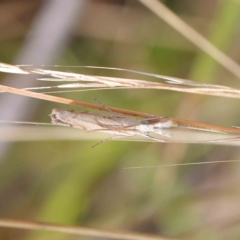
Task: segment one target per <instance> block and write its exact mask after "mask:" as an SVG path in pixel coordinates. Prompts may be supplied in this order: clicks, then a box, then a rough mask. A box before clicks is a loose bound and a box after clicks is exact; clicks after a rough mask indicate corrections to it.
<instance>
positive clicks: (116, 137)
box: [91, 135, 126, 148]
mask: <svg viewBox="0 0 240 240" xmlns="http://www.w3.org/2000/svg"><path fill="white" fill-rule="evenodd" d="M124 137H126V136H114V135H113V136H111V137H108V138H105V139H103V140H101V141H100V142H97V143H96V144H94V145H93V146H92V147H91V148H94V147H96V146H98V145H100V144H101V143H104V142H107V141H110V140H113V139H118V138H124Z"/></svg>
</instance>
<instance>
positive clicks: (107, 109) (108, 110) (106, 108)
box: [94, 98, 114, 113]
mask: <svg viewBox="0 0 240 240" xmlns="http://www.w3.org/2000/svg"><path fill="white" fill-rule="evenodd" d="M94 100H95V101H96V102H97V103H98V104H99V105H100V106H102V107H103V108H104V109H105V110H106V111H107V112H110V113H114V112H113V111H112V110H110V109H109V108H108V107H106V106H105V105H103V104H102V103H101V102H100V101H99V100H98V99H97V98H94Z"/></svg>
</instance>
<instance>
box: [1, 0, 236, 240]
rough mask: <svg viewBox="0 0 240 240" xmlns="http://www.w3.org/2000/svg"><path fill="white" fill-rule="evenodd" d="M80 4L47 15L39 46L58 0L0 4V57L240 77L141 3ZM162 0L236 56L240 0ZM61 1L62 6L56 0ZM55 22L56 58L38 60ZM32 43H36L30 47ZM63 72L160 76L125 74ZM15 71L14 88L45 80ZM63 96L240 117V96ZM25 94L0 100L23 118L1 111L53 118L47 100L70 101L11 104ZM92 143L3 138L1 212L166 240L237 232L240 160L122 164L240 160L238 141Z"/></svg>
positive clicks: (210, 118)
mask: <svg viewBox="0 0 240 240" xmlns="http://www.w3.org/2000/svg"><path fill="white" fill-rule="evenodd" d="M63 2H64V1H62V3H63ZM65 2H66V4H68V3H69V4H70V2H71V1H65ZM67 2H68V3H67ZM78 2H82V3H83V4H82V5H81V4H80V5H78V8H79V9H77V11H75V13H74V14H75V15H76V16H75V17H74V18H73V20H72V22H71V23H69V24H68V25H67V24H66V26H65V25H64V23H62V22H61V21H62V18H64V13H63V12H61V11H59V12H57V13H56V12H55V13H54V14H55V15H54V14H50V17H52V21H51V18H50V19H49V21H48V23H47V25H46V26H48V27H49V26H50V29H51V31H49V32H46V35H39V36H38V39H39V42H40V43H39V42H37V43H36V42H34V34H36V35H37V33H36V31H35V30H36V28H39V25H38V23H39V22H40V21H42V18H43V16H44V13H46V12H47V11H50V10H49V9H54V1H40V0H35V1H31V0H24V1H17V0H10V1H0V59H1V62H5V63H10V64H11V63H21V64H36V65H40V64H41V63H42V64H60V65H70V66H76V65H81V66H84V65H91V66H108V67H118V68H128V69H134V70H139V71H146V72H151V73H158V74H161V75H169V76H174V77H180V78H186V79H191V80H195V81H201V82H205V83H215V84H222V85H227V86H234V87H239V86H240V84H239V79H237V78H236V77H235V76H234V75H233V74H231V73H230V72H228V71H227V70H225V69H224V68H223V67H222V66H220V65H219V64H218V63H216V62H215V61H214V60H212V59H211V57H209V56H208V55H207V54H206V53H202V52H201V51H200V50H199V49H198V48H197V47H196V46H194V45H193V44H192V43H190V42H189V41H188V40H187V39H185V38H184V37H182V36H181V35H180V34H179V33H177V32H176V31H175V30H174V29H172V28H171V27H170V26H169V25H168V24H167V23H165V22H163V21H162V20H161V19H159V18H157V17H156V16H155V15H154V14H153V13H151V12H150V11H149V10H147V9H146V8H145V7H144V6H143V5H142V4H141V3H139V2H138V1H137V0H95V1H94V0H92V1H91V0H86V1H83V0H78ZM164 3H165V4H166V6H168V7H169V8H170V9H171V10H172V11H174V12H175V13H176V14H177V15H178V16H180V17H181V18H182V19H183V20H184V21H186V22H187V23H188V24H189V25H191V26H192V27H193V28H195V29H196V30H197V31H198V32H199V33H201V34H202V35H203V36H205V37H206V38H208V39H209V41H210V42H212V43H213V44H214V45H215V46H217V47H218V48H219V49H221V50H222V51H223V52H225V53H226V54H227V55H229V56H230V57H231V58H233V59H234V60H235V61H236V62H238V63H240V54H239V53H240V47H239V46H240V45H239V42H240V31H239V30H240V27H239V26H240V25H239V22H240V2H239V1H238V0H235V1H234V0H222V1H220V0H210V1H209V0H196V1H191V0H182V1H177V0H166V1H164ZM51 4H52V6H50V5H51ZM55 4H58V3H56V1H55ZM75 8H76V7H75ZM80 8H81V9H80ZM66 9H67V7H66ZM75 10H76V9H75ZM66 12H67V10H66ZM62 14H63V15H62ZM45 24H46V23H45ZM59 24H62V27H63V28H65V30H66V31H65V32H64V33H62V34H63V36H61V37H62V39H64V40H62V41H60V42H58V40H59V38H60V37H58V38H57V39H56V42H57V43H56V44H58V47H59V48H58V49H57V50H55V52H54V54H55V55H54V56H47V57H49V59H47V60H46V58H45V59H44V60H42V59H43V58H41V53H43V54H44V52H46V51H49V50H48V49H47V48H46V49H45V48H44V46H45V45H44V44H46V45H47V43H49V42H50V41H51V40H52V39H53V38H54V37H56V36H57V34H56V33H55V32H54V31H55V29H57V28H58V27H57V26H58V25H59ZM43 26H44V24H43ZM29 39H30V40H29ZM33 42H34V43H35V45H34V50H32V49H31V46H32V45H31V44H32V43H33ZM38 44H40V45H38ZM54 44H55V43H54ZM54 44H53V45H54ZM30 45H31V46H30ZM38 46H39V47H38ZM59 49H60V50H59ZM35 50H36V52H34V51H35ZM26 52H28V54H25V53H26ZM50 53H51V51H49V54H50ZM24 54H25V55H24ZM26 55H27V57H26ZM60 70H68V71H76V72H82V73H89V74H92V75H105V76H117V77H128V78H137V79H146V80H147V79H149V80H154V79H151V78H148V77H143V76H137V75H134V74H130V73H126V72H116V71H106V70H94V69H88V70H86V69H79V68H76V69H75V68H74V69H72V68H60ZM14 77H15V79H14V80H13V81H11V83H10V84H9V85H12V86H18V87H19V86H20V85H18V84H22V86H26V85H27V86H29V87H30V86H33V85H35V84H36V85H38V86H40V85H41V84H42V86H44V85H48V83H36V81H34V80H31V81H32V82H24V78H26V76H21V82H20V80H18V77H19V76H14ZM0 80H1V82H2V84H3V83H4V84H8V82H7V80H9V75H8V74H3V73H1V74H0ZM2 95H3V94H2ZM5 95H7V94H5ZM57 96H62V97H67V98H71V99H76V100H80V101H86V102H94V98H97V99H98V100H99V101H101V102H102V103H103V104H105V105H108V106H114V107H119V108H127V109H131V110H136V111H142V112H148V113H154V114H158V115H164V116H170V117H176V118H184V119H188V120H194V121H202V122H206V123H210V124H216V125H223V126H233V125H235V126H236V125H238V126H239V125H240V118H239V107H238V106H239V103H238V100H235V99H227V98H219V97H211V96H203V95H193V94H184V93H177V92H170V91H159V90H104V91H87V92H77V93H64V94H57ZM22 98H23V97H17V98H16V99H15V100H14V101H12V102H11V103H10V102H8V101H7V100H5V99H0V101H1V102H0V111H1V118H2V119H4V120H19V119H18V116H17V115H14V117H11V116H12V115H7V111H6V110H3V109H7V110H8V111H9V112H11V111H12V112H13V111H14V112H17V113H19V114H21V113H22V112H24V115H22V116H21V117H20V120H21V121H35V122H50V118H49V116H48V115H49V114H50V112H51V109H53V108H66V106H64V105H60V104H56V103H49V102H45V101H40V100H35V99H34V100H32V99H27V100H26V102H25V103H24V105H23V106H21V107H20V106H19V107H18V108H17V109H15V108H14V105H15V103H16V104H18V99H22ZM19 101H20V100H19ZM32 103H34V104H35V105H31V104H32ZM6 104H7V107H6V106H4V105H6ZM67 108H70V107H69V106H67ZM75 109H77V108H75ZM78 109H79V110H82V109H81V108H78ZM25 112H26V113H25ZM9 116H10V117H9ZM13 127H14V126H13ZM4 128H5V125H1V134H6V138H7V134H8V133H7V132H6V131H5V130H4ZM38 129H39V130H38ZM38 131H41V128H40V127H39V128H36V135H37V134H38ZM46 131H47V130H46ZM66 131H67V129H66ZM23 135H24V133H23ZM18 137H19V136H18ZM96 142H97V141H96V140H94V141H84V140H82V141H81V140H79V141H67V140H66V141H64V140H58V141H52V140H47V139H46V140H44V141H34V140H32V141H13V142H5V141H2V142H0V146H2V150H1V155H0V157H1V158H0V161H1V162H0V164H1V165H0V217H2V218H3V217H4V218H13V219H20V220H29V221H32V220H34V221H45V222H50V223H61V224H68V225H74V226H78V225H79V226H88V227H94V228H100V229H107V230H121V231H135V232H140V233H150V234H155V235H161V236H165V237H166V238H169V239H170V238H176V239H185V238H188V239H211V240H214V239H232V240H234V239H239V237H240V185H239V182H240V181H239V180H240V174H239V173H240V163H230V164H229V163H226V164H223V163H218V164H217V163H216V164H211V165H198V166H182V167H160V168H153V169H135V170H130V169H129V170H128V169H124V168H125V167H128V166H147V165H160V164H173V163H188V162H198V161H218V160H230V159H239V156H240V152H239V150H238V148H237V147H231V146H212V145H211V144H190V145H189V144H160V143H138V142H124V141H110V142H106V143H104V144H101V145H99V146H97V147H96V148H93V149H92V148H91V146H92V145H94V144H95V143H96ZM0 238H1V239H80V237H79V236H78V237H77V236H73V235H64V234H52V233H51V234H50V233H44V234H43V235H42V234H40V233H39V232H30V231H25V230H15V229H6V228H0ZM82 238H84V239H85V238H86V239H90V238H87V237H82Z"/></svg>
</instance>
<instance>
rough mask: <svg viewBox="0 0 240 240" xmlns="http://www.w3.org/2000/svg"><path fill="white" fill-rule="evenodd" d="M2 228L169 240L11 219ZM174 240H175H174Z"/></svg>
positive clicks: (143, 239)
mask: <svg viewBox="0 0 240 240" xmlns="http://www.w3.org/2000/svg"><path fill="white" fill-rule="evenodd" d="M0 226H1V227H6V228H19V229H27V230H42V231H53V232H58V233H65V234H75V235H80V236H89V237H90V236H91V237H101V238H112V239H126V240H128V239H129V240H130V239H131V240H167V239H168V238H164V237H161V236H151V235H145V234H135V233H121V232H113V231H105V230H99V229H93V228H87V227H71V226H65V225H57V224H50V223H40V222H26V221H17V220H11V219H0ZM172 240H173V239H172Z"/></svg>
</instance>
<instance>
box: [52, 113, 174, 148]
mask: <svg viewBox="0 0 240 240" xmlns="http://www.w3.org/2000/svg"><path fill="white" fill-rule="evenodd" d="M50 117H51V119H52V123H53V124H56V125H62V126H67V127H73V128H79V129H82V130H86V131H99V132H105V133H109V134H111V137H109V138H106V139H104V140H102V141H101V142H99V143H102V142H105V141H107V140H112V139H119V138H125V137H132V136H143V137H145V138H148V139H151V140H154V141H158V142H166V140H161V139H158V138H155V137H153V136H151V135H150V134H151V133H155V134H158V135H162V136H165V137H171V132H170V130H169V129H170V128H171V127H174V126H175V124H174V123H173V121H172V120H171V119H169V118H166V117H153V118H146V119H143V120H141V119H138V118H136V117H132V116H128V115H125V114H119V113H113V112H111V113H108V114H106V113H92V112H87V111H85V112H81V111H74V110H62V109H53V110H52V113H51V114H50ZM99 143H98V144H99ZM98 144H96V145H98ZM96 145H95V146H96Z"/></svg>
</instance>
